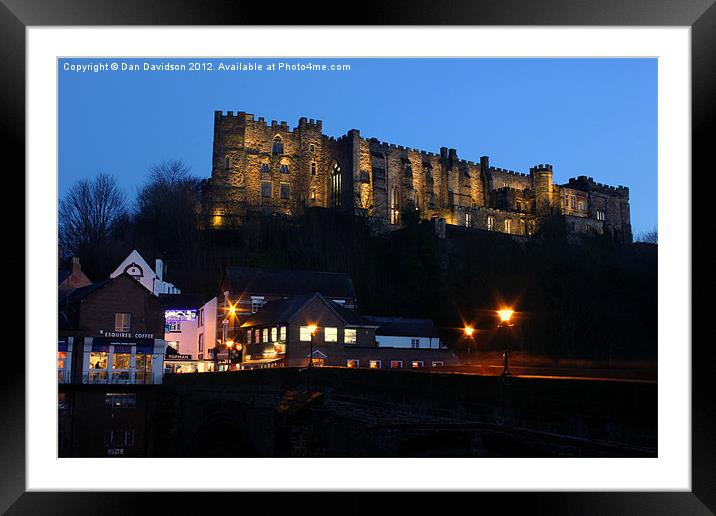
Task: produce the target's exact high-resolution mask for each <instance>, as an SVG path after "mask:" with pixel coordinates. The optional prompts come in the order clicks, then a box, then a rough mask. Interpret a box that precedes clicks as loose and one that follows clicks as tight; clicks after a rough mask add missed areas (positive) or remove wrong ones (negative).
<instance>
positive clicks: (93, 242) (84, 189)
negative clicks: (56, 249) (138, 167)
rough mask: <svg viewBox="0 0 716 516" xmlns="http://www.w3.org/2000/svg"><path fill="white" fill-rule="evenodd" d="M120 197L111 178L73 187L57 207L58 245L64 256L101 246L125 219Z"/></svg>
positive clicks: (121, 196)
mask: <svg viewBox="0 0 716 516" xmlns="http://www.w3.org/2000/svg"><path fill="white" fill-rule="evenodd" d="M126 212H127V210H126V206H125V196H124V193H123V192H122V191H121V190H120V189H119V187H118V186H117V182H116V181H115V179H114V176H112V175H108V174H99V175H97V176H96V177H95V178H94V179H92V180H89V179H83V180H81V181H78V182H77V183H75V184H74V185H73V186H72V188H70V190H69V192H67V195H66V196H65V198H64V199H62V200H61V201H60V203H59V213H58V215H59V244H60V250H61V254H63V255H64V256H66V257H67V256H82V255H83V254H84V253H85V252H87V251H88V250H90V249H92V248H96V247H98V246H103V245H104V244H106V243H107V241H108V240H109V239H110V238H111V236H112V233H113V231H114V230H115V229H116V227H117V224H118V223H119V222H120V220H123V219H124V218H125V217H126Z"/></svg>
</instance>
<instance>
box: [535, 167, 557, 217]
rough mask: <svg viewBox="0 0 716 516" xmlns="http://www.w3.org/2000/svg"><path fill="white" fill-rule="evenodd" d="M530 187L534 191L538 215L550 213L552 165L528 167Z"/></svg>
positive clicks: (551, 203)
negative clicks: (530, 180)
mask: <svg viewBox="0 0 716 516" xmlns="http://www.w3.org/2000/svg"><path fill="white" fill-rule="evenodd" d="M530 176H531V178H532V189H533V190H534V193H535V204H536V210H537V213H536V214H537V215H538V216H544V215H549V214H551V213H552V206H553V204H554V203H553V199H552V165H549V164H547V165H542V164H540V165H536V166H534V167H532V168H530Z"/></svg>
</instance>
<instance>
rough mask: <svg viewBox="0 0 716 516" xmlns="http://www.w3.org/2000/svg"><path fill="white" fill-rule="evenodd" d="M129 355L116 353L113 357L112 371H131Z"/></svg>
mask: <svg viewBox="0 0 716 516" xmlns="http://www.w3.org/2000/svg"><path fill="white" fill-rule="evenodd" d="M129 357H130V354H129V353H115V354H113V355H112V369H129Z"/></svg>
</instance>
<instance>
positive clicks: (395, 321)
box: [365, 315, 440, 337]
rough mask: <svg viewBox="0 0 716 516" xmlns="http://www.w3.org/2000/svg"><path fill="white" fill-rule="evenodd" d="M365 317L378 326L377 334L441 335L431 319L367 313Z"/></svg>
mask: <svg viewBox="0 0 716 516" xmlns="http://www.w3.org/2000/svg"><path fill="white" fill-rule="evenodd" d="M365 318H366V319H367V320H368V321H370V322H371V323H373V324H375V325H377V326H378V329H377V330H376V331H375V334H376V335H386V336H396V337H397V336H400V337H439V336H440V334H439V333H438V329H437V328H436V327H435V324H434V323H433V321H432V320H431V319H409V318H405V317H378V316H374V315H366V316H365Z"/></svg>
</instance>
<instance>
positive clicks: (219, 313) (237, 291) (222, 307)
mask: <svg viewBox="0 0 716 516" xmlns="http://www.w3.org/2000/svg"><path fill="white" fill-rule="evenodd" d="M314 292H318V293H320V294H322V295H323V296H325V297H326V298H327V299H329V300H331V301H333V302H335V303H337V304H339V305H341V306H342V307H344V308H346V309H348V310H354V309H355V306H356V297H355V291H354V289H353V282H352V280H351V277H350V275H348V274H344V273H340V272H323V271H301V270H283V269H263V268H259V267H229V268H228V269H227V270H226V273H225V274H224V278H223V279H222V281H221V284H220V286H219V296H218V297H216V298H214V299H212V300H210V301H209V302H208V303H207V304H206V305H205V306H204V307H202V308H201V309H200V317H199V324H200V328H199V329H200V332H201V331H202V329H204V328H205V331H204V334H205V335H204V336H203V337H202V340H203V342H204V346H205V349H203V350H202V351H201V352H202V353H203V354H204V358H205V360H206V359H208V360H209V361H212V360H213V362H214V363H213V364H207V366H206V369H207V370H216V369H219V370H221V369H223V366H222V364H226V363H227V362H228V353H229V352H230V351H229V350H228V349H227V347H226V346H224V345H222V344H219V342H222V343H225V342H226V341H230V342H234V341H235V342H239V341H240V339H241V337H242V335H243V334H242V331H241V325H242V324H243V323H244V322H245V321H246V319H247V318H248V317H250V316H252V315H253V314H255V313H256V312H257V311H258V310H259V309H260V308H261V307H262V306H263V305H265V304H266V303H269V302H271V301H275V300H280V299H285V298H289V297H293V296H298V295H303V294H312V293H314ZM211 317H214V318H215V319H214V321H211ZM212 329H213V332H214V335H212V334H211V330H212ZM234 358H236V357H234Z"/></svg>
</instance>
